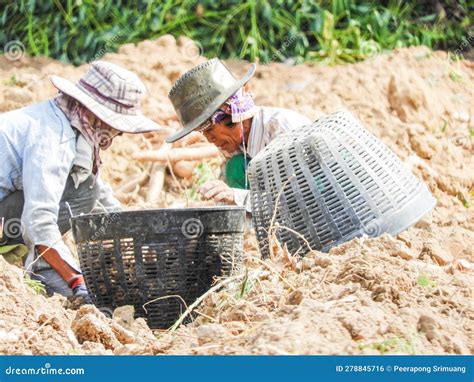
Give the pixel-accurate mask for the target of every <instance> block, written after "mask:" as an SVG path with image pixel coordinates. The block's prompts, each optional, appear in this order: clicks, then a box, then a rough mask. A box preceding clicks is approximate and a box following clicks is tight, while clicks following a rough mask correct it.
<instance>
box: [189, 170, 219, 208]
mask: <svg viewBox="0 0 474 382" xmlns="http://www.w3.org/2000/svg"><path fill="white" fill-rule="evenodd" d="M193 179H194V181H193V186H192V187H191V189H190V190H188V198H189V199H191V200H199V199H200V195H199V193H198V188H199V187H200V186H202V185H203V184H204V183H206V182H208V181H210V180H214V179H216V175H215V174H214V171H213V170H212V167H211V166H210V165H209V163H207V162H201V163H199V164H198V165H197V166H196V168H195V169H194V173H193Z"/></svg>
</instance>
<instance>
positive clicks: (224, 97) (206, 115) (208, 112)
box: [166, 64, 257, 143]
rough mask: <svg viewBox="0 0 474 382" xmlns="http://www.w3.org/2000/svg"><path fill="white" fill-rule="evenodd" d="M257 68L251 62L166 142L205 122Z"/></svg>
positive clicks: (187, 132)
mask: <svg viewBox="0 0 474 382" xmlns="http://www.w3.org/2000/svg"><path fill="white" fill-rule="evenodd" d="M256 68H257V65H256V64H252V66H251V68H250V69H249V70H248V71H247V73H246V74H245V75H244V76H243V77H242V78H240V79H239V80H237V81H236V82H235V83H234V85H232V86H231V87H229V88H227V89H226V90H225V91H224V92H222V94H221V95H220V96H219V97H217V98H216V99H215V100H214V101H213V102H212V103H210V104H209V105H208V106H207V107H206V109H205V110H204V111H203V112H202V113H201V114H200V115H199V117H197V118H195V119H194V120H193V121H191V122H189V123H188V124H186V126H184V128H183V129H182V130H180V131H178V132H177V133H176V134H173V135H170V136H169V137H168V138H166V142H167V143H173V142H176V141H177V140H178V139H181V138H184V137H185V136H186V135H188V134H190V133H192V132H193V131H194V130H196V129H197V128H198V127H199V126H201V125H202V124H203V123H204V122H206V121H207V120H208V119H209V118H210V117H211V116H212V114H214V113H215V112H216V110H217V109H219V107H221V106H222V104H223V103H224V102H225V101H227V100H228V99H229V98H230V97H231V96H232V95H233V94H234V93H236V92H237V90H239V89H240V88H241V87H242V86H244V85H245V84H246V83H247V82H248V81H249V80H250V79H251V78H252V76H253V75H254V74H255V69H256Z"/></svg>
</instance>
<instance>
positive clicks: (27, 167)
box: [0, 61, 160, 302]
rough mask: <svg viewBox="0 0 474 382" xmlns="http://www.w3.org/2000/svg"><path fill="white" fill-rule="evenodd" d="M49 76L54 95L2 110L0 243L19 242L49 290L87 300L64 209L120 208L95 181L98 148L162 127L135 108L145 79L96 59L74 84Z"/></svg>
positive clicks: (105, 187) (34, 274)
mask: <svg viewBox="0 0 474 382" xmlns="http://www.w3.org/2000/svg"><path fill="white" fill-rule="evenodd" d="M51 82H52V83H53V85H54V86H55V87H56V88H57V89H58V90H59V95H58V96H57V97H56V98H54V99H51V100H49V101H46V102H43V103H39V104H36V105H31V106H28V107H25V108H22V109H18V110H13V111H11V112H8V113H4V114H1V115H0V152H1V156H2V166H1V167H0V225H2V226H3V229H1V227H0V245H2V244H3V245H5V244H15V243H19V242H24V243H25V244H26V245H27V247H28V257H27V260H26V268H27V271H28V272H29V273H30V274H31V277H32V278H35V279H37V280H39V281H41V282H42V283H43V284H44V285H45V286H46V289H47V291H48V292H49V293H52V292H57V293H61V294H63V295H65V296H71V295H74V296H82V297H84V299H85V301H86V302H88V301H89V298H88V295H87V289H86V287H85V284H84V279H83V277H82V275H81V271H80V269H79V267H78V265H77V264H76V262H75V261H74V259H73V257H72V256H71V253H70V251H69V249H68V247H67V246H66V245H65V243H64V242H63V241H62V239H61V237H62V235H63V234H64V233H65V232H66V231H68V230H69V229H70V224H69V215H70V213H72V214H73V215H78V214H81V213H89V212H91V210H92V209H93V208H94V206H95V205H96V203H97V202H100V204H101V205H102V206H103V207H105V208H106V209H109V210H117V209H120V203H119V202H118V201H117V200H116V199H115V198H114V197H113V196H112V192H111V189H110V187H109V186H108V185H106V184H105V183H104V182H102V180H101V179H100V176H99V167H100V165H101V160H100V150H105V149H107V148H108V147H109V146H110V145H111V143H112V140H113V138H114V137H115V136H117V135H121V134H122V133H132V134H138V133H144V132H148V131H153V130H158V129H160V126H159V125H157V124H156V123H155V122H153V121H151V120H150V119H148V118H146V117H144V116H143V114H142V112H141V110H140V99H141V98H142V96H143V94H144V93H145V87H144V85H143V83H142V82H141V81H140V79H139V78H138V77H137V76H136V75H135V74H134V73H131V72H129V71H128V70H125V69H123V68H121V67H119V66H117V65H113V64H111V63H107V62H103V61H98V62H95V63H93V64H92V65H91V67H90V69H89V71H88V72H87V73H86V74H85V75H84V76H83V77H82V78H81V79H80V80H79V82H78V83H77V84H73V83H71V82H70V81H68V80H66V79H64V78H60V77H57V76H52V77H51ZM2 222H3V224H2Z"/></svg>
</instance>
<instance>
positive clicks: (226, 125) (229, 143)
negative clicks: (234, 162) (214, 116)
mask: <svg viewBox="0 0 474 382" xmlns="http://www.w3.org/2000/svg"><path fill="white" fill-rule="evenodd" d="M203 134H204V136H205V137H206V139H207V140H208V141H209V142H211V143H213V144H215V145H216V146H217V147H218V148H219V149H221V150H224V151H227V152H229V153H233V152H234V151H236V150H238V148H239V146H240V144H241V143H242V128H241V124H240V123H233V122H232V117H231V116H230V115H227V116H225V117H224V119H223V120H221V121H220V122H217V123H215V124H213V125H212V126H211V127H210V128H209V129H207V130H205V131H204V132H203Z"/></svg>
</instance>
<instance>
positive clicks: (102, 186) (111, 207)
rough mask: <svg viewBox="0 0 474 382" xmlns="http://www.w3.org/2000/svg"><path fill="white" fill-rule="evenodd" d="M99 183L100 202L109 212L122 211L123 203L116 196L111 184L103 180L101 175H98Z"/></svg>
mask: <svg viewBox="0 0 474 382" xmlns="http://www.w3.org/2000/svg"><path fill="white" fill-rule="evenodd" d="M97 185H98V186H99V190H100V191H99V192H100V193H99V202H100V204H102V206H104V207H105V208H106V210H107V211H109V212H116V211H122V209H123V207H122V204H121V203H120V202H119V201H118V200H117V198H116V197H115V196H114V194H113V191H112V188H111V187H110V185H109V184H108V183H106V182H104V181H103V180H102V178H101V177H100V174H99V176H98V177H97Z"/></svg>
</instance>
